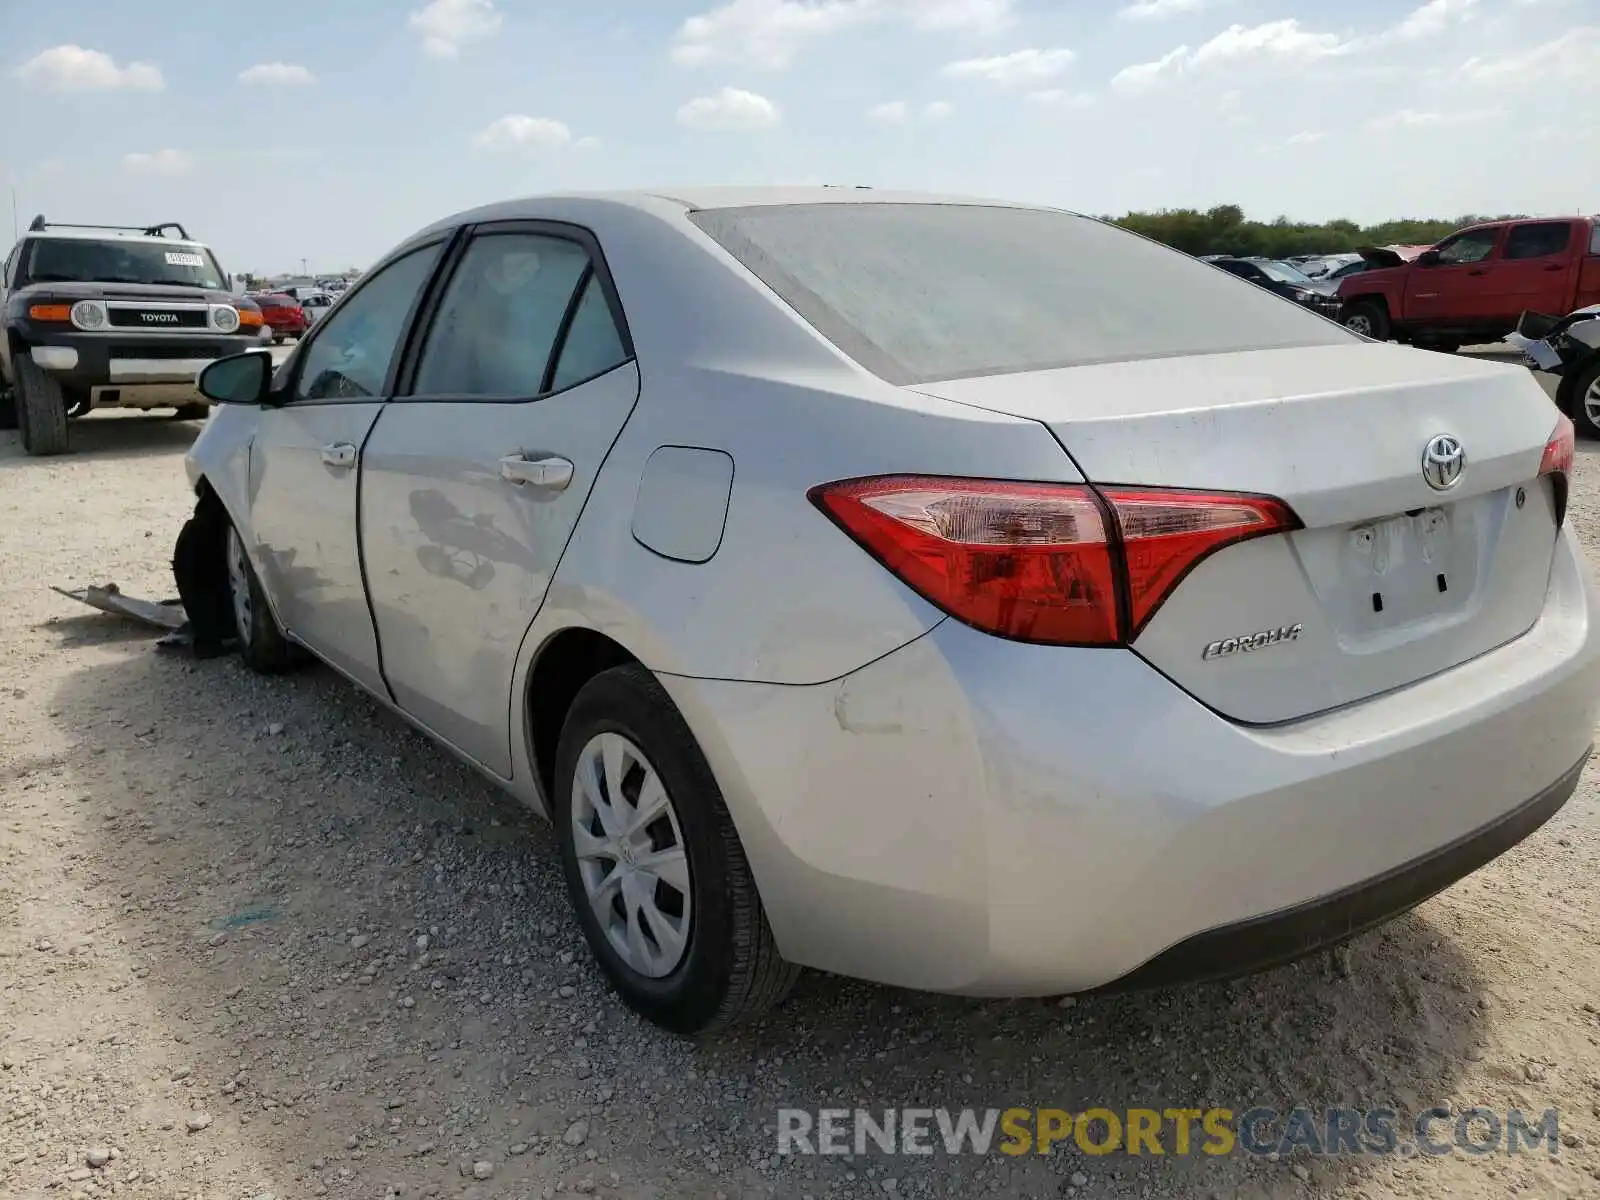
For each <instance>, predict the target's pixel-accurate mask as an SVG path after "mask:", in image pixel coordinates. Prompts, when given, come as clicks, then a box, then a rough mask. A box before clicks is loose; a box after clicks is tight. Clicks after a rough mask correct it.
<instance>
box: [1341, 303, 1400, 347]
mask: <svg viewBox="0 0 1600 1200" xmlns="http://www.w3.org/2000/svg"><path fill="white" fill-rule="evenodd" d="M1339 324H1341V325H1343V326H1344V327H1345V328H1346V329H1349V330H1351V331H1352V332H1354V333H1359V334H1363V335H1365V336H1366V337H1369V338H1372V339H1373V340H1374V341H1379V342H1387V341H1388V340H1389V338H1390V337H1391V336H1392V335H1393V332H1394V327H1393V325H1392V324H1391V322H1390V321H1389V310H1388V309H1386V308H1384V306H1383V305H1381V304H1379V303H1378V302H1377V301H1376V300H1355V301H1352V302H1351V303H1349V304H1346V305H1345V306H1344V308H1342V309H1340V311H1339Z"/></svg>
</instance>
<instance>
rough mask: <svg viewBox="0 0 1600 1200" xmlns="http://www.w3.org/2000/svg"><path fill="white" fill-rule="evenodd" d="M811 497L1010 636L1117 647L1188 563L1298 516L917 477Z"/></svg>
mask: <svg viewBox="0 0 1600 1200" xmlns="http://www.w3.org/2000/svg"><path fill="white" fill-rule="evenodd" d="M809 495H810V498H811V501H812V503H814V504H816V505H817V507H818V508H820V509H821V510H822V511H823V512H825V513H826V514H827V515H828V516H830V517H831V518H833V520H834V521H835V522H836V523H837V524H838V525H839V526H840V528H842V529H843V530H844V531H845V532H846V533H848V534H849V535H850V536H851V537H853V538H854V539H855V540H856V541H857V542H858V543H860V545H861V546H862V547H863V548H864V549H866V550H867V552H868V553H870V554H872V555H873V557H875V558H877V559H878V561H879V562H881V563H883V565H884V566H886V567H888V568H889V570H891V571H892V572H894V574H895V575H897V576H898V577H899V578H900V579H901V580H902V581H903V582H904V583H905V584H906V585H907V586H908V587H910V588H911V589H912V590H914V591H915V592H917V593H918V594H919V595H921V596H922V597H923V598H924V599H926V600H928V601H929V602H930V603H932V604H934V605H936V606H938V607H939V608H941V609H943V610H944V611H945V612H947V613H949V614H950V615H951V616H953V617H956V618H957V619H958V620H961V621H964V622H966V623H967V624H968V625H972V626H974V627H975V628H978V629H982V630H984V631H985V632H988V633H994V634H998V635H1000V636H1001V637H1006V638H1012V639H1014V640H1016V641H1025V642H1046V643H1051V644H1054V645H1076V646H1114V645H1120V644H1125V643H1127V642H1128V641H1131V640H1132V638H1133V637H1135V636H1136V635H1137V634H1138V632H1139V630H1140V629H1142V628H1143V627H1144V625H1145V623H1146V622H1148V621H1149V619H1150V617H1151V616H1152V615H1153V614H1154V613H1155V611H1156V609H1157V608H1158V607H1160V605H1161V602H1162V601H1163V600H1165V599H1166V598H1167V596H1168V595H1170V594H1171V592H1172V589H1173V588H1174V587H1176V586H1177V584H1178V582H1179V581H1180V580H1181V579H1182V578H1183V577H1184V576H1185V575H1186V574H1188V573H1189V571H1190V570H1192V569H1193V568H1194V566H1195V565H1196V564H1197V563H1199V562H1200V561H1201V560H1202V559H1204V558H1205V557H1207V556H1208V555H1210V554H1213V553H1215V552H1216V551H1217V550H1220V549H1221V548H1222V547H1224V546H1228V545H1232V544H1234V543H1236V542H1241V541H1245V540H1246V539H1248V538H1252V537H1260V536H1262V535H1264V534H1269V533H1278V532H1281V531H1284V530H1288V529H1295V528H1298V527H1299V521H1298V520H1296V518H1295V516H1294V514H1293V513H1292V512H1290V511H1289V509H1288V507H1287V506H1286V505H1284V504H1283V503H1282V502H1281V501H1278V500H1273V499H1271V498H1268V497H1263V496H1248V495H1236V494H1233V493H1218V492H1186V491H1177V490H1169V489H1159V488H1129V487H1091V486H1089V485H1087V484H1051V483H1009V482H1002V481H989V480H978V479H951V478H941V477H930V476H920V475H887V476H879V477H876V478H871V479H849V480H844V481H841V482H839V483H830V484H823V485H821V486H819V487H815V488H812V489H811V491H810V493H809Z"/></svg>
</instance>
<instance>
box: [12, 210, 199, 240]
mask: <svg viewBox="0 0 1600 1200" xmlns="http://www.w3.org/2000/svg"><path fill="white" fill-rule="evenodd" d="M47 229H115V230H120V231H121V232H123V233H140V234H143V235H144V236H145V237H166V235H167V234H166V231H167V230H169V229H176V230H177V231H178V237H179V239H181V240H182V241H185V242H188V241H192V240H193V239H192V238H190V236H189V231H188V230H187V229H185V228H184V227H183V226H182V225H180V224H178V222H176V221H163V222H162V223H161V224H159V225H78V224H74V223H71V222H68V221H46V220H45V219H44V214H43V213H40V214H39V215H38V216H37V217H35V218H34V219H33V220H32V221H30V222H29V223H28V232H29V233H42V232H44V231H45V230H47Z"/></svg>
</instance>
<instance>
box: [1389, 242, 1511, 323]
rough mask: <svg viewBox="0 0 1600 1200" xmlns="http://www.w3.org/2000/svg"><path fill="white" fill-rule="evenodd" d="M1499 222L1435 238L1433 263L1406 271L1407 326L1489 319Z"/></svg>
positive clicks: (1418, 264) (1491, 311) (1421, 264)
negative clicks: (1442, 239) (1436, 255)
mask: <svg viewBox="0 0 1600 1200" xmlns="http://www.w3.org/2000/svg"><path fill="white" fill-rule="evenodd" d="M1503 229H1504V226H1500V225H1488V226H1484V227H1483V228H1481V229H1468V230H1466V231H1464V232H1462V233H1458V234H1455V235H1453V236H1452V237H1448V238H1446V239H1445V240H1444V241H1442V242H1440V243H1439V244H1438V245H1437V246H1436V247H1434V249H1435V250H1436V251H1437V252H1438V261H1436V262H1433V263H1431V264H1429V265H1424V264H1423V263H1420V262H1419V263H1417V264H1416V265H1414V266H1413V267H1412V268H1411V270H1410V271H1408V272H1407V273H1406V305H1405V317H1406V320H1407V321H1408V322H1410V323H1412V324H1427V325H1441V326H1471V325H1480V324H1484V323H1486V322H1489V321H1492V320H1493V319H1494V317H1493V314H1494V310H1495V308H1496V307H1497V306H1496V305H1495V304H1494V302H1493V299H1492V295H1491V290H1492V288H1493V287H1494V281H1493V273H1494V271H1495V269H1496V266H1497V263H1496V255H1495V250H1496V248H1497V246H1498V245H1499V242H1500V235H1501V232H1502V230H1503Z"/></svg>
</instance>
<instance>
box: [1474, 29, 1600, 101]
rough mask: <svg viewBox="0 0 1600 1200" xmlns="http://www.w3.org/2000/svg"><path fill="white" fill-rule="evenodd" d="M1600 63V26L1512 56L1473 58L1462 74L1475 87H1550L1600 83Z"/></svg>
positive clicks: (1516, 52)
mask: <svg viewBox="0 0 1600 1200" xmlns="http://www.w3.org/2000/svg"><path fill="white" fill-rule="evenodd" d="M1597 62H1600V26H1594V25H1580V26H1579V27H1578V28H1576V29H1570V30H1568V31H1567V32H1566V33H1564V34H1562V35H1561V36H1560V37H1558V38H1556V39H1555V40H1554V41H1549V42H1545V43H1543V44H1542V45H1538V46H1534V47H1532V48H1531V49H1528V50H1519V51H1515V52H1513V53H1510V54H1499V55H1490V56H1489V57H1486V58H1469V59H1468V60H1467V61H1466V62H1464V63H1462V64H1461V74H1462V75H1463V76H1464V77H1465V78H1466V79H1468V80H1470V81H1471V82H1473V83H1480V84H1492V85H1495V86H1501V85H1507V86H1513V87H1515V86H1518V85H1525V86H1529V87H1540V88H1543V87H1548V86H1549V85H1550V84H1551V83H1553V82H1558V81H1559V82H1568V83H1575V84H1591V85H1592V84H1594V83H1596V82H1600V80H1597V76H1596V73H1595V64H1596V63H1597Z"/></svg>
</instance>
